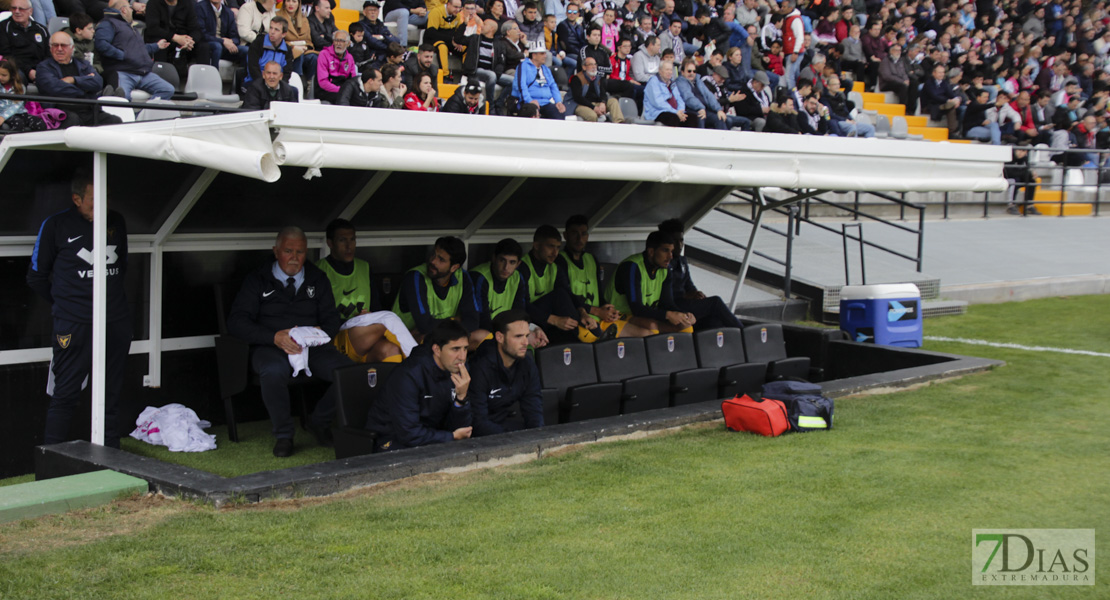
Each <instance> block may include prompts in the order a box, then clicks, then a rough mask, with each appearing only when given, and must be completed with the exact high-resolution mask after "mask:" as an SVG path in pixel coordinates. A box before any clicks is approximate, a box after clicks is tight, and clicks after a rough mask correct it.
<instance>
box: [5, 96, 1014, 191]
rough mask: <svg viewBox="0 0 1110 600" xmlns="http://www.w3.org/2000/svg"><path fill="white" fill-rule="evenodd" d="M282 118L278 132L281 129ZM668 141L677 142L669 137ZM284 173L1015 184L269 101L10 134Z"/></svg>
mask: <svg viewBox="0 0 1110 600" xmlns="http://www.w3.org/2000/svg"><path fill="white" fill-rule="evenodd" d="M270 129H273V130H275V131H276V132H277V137H276V139H272V138H271V135H270ZM584 140H585V141H584ZM664 144H665V145H664ZM16 149H41V150H46V149H69V150H76V151H90V152H104V153H107V154H120V155H128V156H136V157H141V158H147V159H154V160H164V161H170V162H178V163H185V164H192V165H196V166H201V167H206V168H212V169H216V170H219V171H224V172H229V173H234V174H237V175H242V176H245V177H251V178H254V179H260V180H263V181H268V182H273V181H277V179H278V178H280V176H281V173H280V169H279V166H281V165H284V166H300V167H309V168H311V167H316V168H341V169H361V170H389V171H408V172H427V173H442V174H470V175H486V176H509V177H521V176H523V177H548V178H559V179H600V180H618V181H644V182H656V183H692V184H708V185H720V186H728V187H752V188H758V187H780V188H792V189H822V190H829V191H857V190H858V191H893V192H913V191H918V192H927V191H941V192H943V191H973V192H984V191H1002V190H1004V189H1005V188H1006V182H1005V180H1004V179H1003V178H1002V166H1003V164H1004V163H1005V162H1007V161H1008V160H1010V153H1009V149H1008V148H1004V147H994V146H983V145H962V144H946V143H939V144H936V143H915V142H908V141H898V140H879V139H854V138H836V137H814V136H804V137H803V136H792V135H773V134H762V133H740V132H730V131H716V130H684V129H682V130H676V129H663V128H658V127H616V126H614V127H598V126H597V125H596V124H592V123H576V122H552V121H542V120H536V121H530V122H525V121H522V120H519V119H509V118H479V119H475V118H473V117H470V116H469V115H454V114H440V115H436V117H435V118H428V116H427V115H426V114H422V113H417V112H411V111H367V110H365V109H362V108H355V107H345V106H319V105H302V104H293V103H274V104H273V106H272V108H271V109H270V110H268V111H257V112H249V113H236V114H229V115H215V116H205V117H196V118H191V119H174V120H168V121H149V122H137V123H129V124H124V125H113V126H105V127H97V128H86V127H74V128H70V129H66V130H61V131H51V132H41V133H29V134H20V135H9V136H6V137H5V138H4V140H3V142H2V143H0V169H3V167H4V165H5V164H6V162H7V159H8V157H9V156H10V155H11V152H13V151H15V150H16Z"/></svg>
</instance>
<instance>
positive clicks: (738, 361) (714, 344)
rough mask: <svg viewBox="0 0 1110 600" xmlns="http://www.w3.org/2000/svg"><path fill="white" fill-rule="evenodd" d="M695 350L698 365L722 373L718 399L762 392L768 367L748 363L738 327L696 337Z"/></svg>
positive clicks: (716, 330) (706, 332) (742, 335)
mask: <svg viewBox="0 0 1110 600" xmlns="http://www.w3.org/2000/svg"><path fill="white" fill-rule="evenodd" d="M694 348H695V349H696V350H697V353H698V364H699V365H701V366H702V367H711V368H716V369H720V379H719V381H718V389H717V395H718V396H719V397H721V398H733V397H735V396H739V395H741V394H745V393H748V394H749V395H750V392H753V391H759V389H760V387H761V386H762V385H763V383H764V381H765V379H766V377H767V365H766V364H764V363H749V362H748V361H747V355H746V354H745V353H744V334H743V332H742V331H741V330H739V329H737V328H735V327H724V328H721V329H709V330H706V331H699V332H697V333H695V334H694Z"/></svg>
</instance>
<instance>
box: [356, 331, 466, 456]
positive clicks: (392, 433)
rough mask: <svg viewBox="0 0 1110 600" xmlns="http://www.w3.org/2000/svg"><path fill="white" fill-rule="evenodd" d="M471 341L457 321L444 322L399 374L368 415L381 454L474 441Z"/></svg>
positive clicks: (402, 364) (417, 349) (414, 351)
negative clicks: (468, 364)
mask: <svg viewBox="0 0 1110 600" xmlns="http://www.w3.org/2000/svg"><path fill="white" fill-rule="evenodd" d="M468 337H469V336H468V334H467V331H466V329H465V328H464V327H463V326H462V325H461V324H460V323H458V322H457V321H452V320H444V321H440V322H438V323H436V324H435V326H434V327H432V329H431V330H430V331H429V332H428V335H427V339H425V341H424V344H422V345H421V346H419V347H418V348H416V349H415V350H413V352H412V354H411V355H410V356H409V358H408V360H406V361H405V362H403V363H401V366H399V367H397V369H396V370H394V371H393V373H392V374H391V375H390V376H389V379H387V380H386V382H385V390H384V391H383V392H382V396H381V397H380V398H378V401H377V402H375V403H374V404H373V405H371V406H370V411H369V412H368V413H367V415H366V429H368V430H370V431H372V432H374V433H375V434H377V440H375V442H374V449H375V450H376V451H379V452H383V451H390V450H398V449H401V448H413V447H416V446H426V445H428V444H441V443H446V442H450V441H454V440H464V439H466V438H468V437H470V435H471V433H472V432H473V427H471V423H472V422H473V416H472V414H471V408H470V402H471V400H472V398H473V397H474V396H475V395H476V394H475V393H473V392H471V390H470V383H471V380H470V373H469V371H468V370H467V368H466V352H467V345H468V342H467V339H468Z"/></svg>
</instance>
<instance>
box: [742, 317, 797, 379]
mask: <svg viewBox="0 0 1110 600" xmlns="http://www.w3.org/2000/svg"><path fill="white" fill-rule="evenodd" d="M744 352H745V353H746V354H747V357H748V360H750V361H752V362H761V363H766V364H767V381H774V380H776V379H779V378H782V377H801V378H803V379H806V378H808V377H809V358H808V357H805V356H796V357H788V356H787V354H786V341H785V340H784V339H783V337H782V325H779V324H778V323H755V324H753V325H748V326H747V327H744Z"/></svg>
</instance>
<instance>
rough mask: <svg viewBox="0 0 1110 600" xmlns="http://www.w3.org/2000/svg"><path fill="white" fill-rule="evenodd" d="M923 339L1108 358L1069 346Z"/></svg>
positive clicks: (941, 338) (1108, 356)
mask: <svg viewBox="0 0 1110 600" xmlns="http://www.w3.org/2000/svg"><path fill="white" fill-rule="evenodd" d="M925 339H927V340H929V341H931V342H959V343H961V344H972V345H975V346H990V347H992V348H1010V349H1013V350H1028V351H1030V352H1059V353H1061V354H1082V355H1084V356H1102V357H1106V358H1110V354H1107V353H1106V352H1092V351H1090V350H1073V349H1071V348H1051V347H1049V346H1023V345H1022V344H1009V343H1006V342H988V341H987V340H968V339H964V338H950V337H942V336H938V335H927V336H925Z"/></svg>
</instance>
